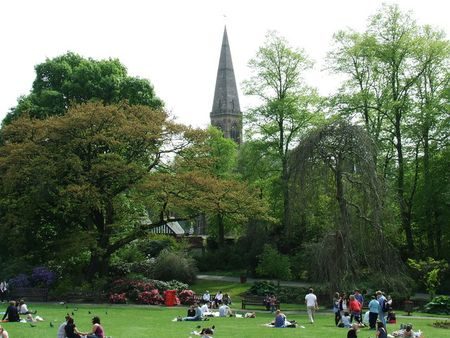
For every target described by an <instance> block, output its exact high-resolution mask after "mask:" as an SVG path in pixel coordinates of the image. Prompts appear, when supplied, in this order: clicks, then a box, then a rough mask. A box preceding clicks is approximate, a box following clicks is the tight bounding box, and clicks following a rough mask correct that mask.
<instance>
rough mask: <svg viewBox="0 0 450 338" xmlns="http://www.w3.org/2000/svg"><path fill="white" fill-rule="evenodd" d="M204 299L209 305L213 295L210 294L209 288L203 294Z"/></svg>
mask: <svg viewBox="0 0 450 338" xmlns="http://www.w3.org/2000/svg"><path fill="white" fill-rule="evenodd" d="M202 300H203V303H206V304H208V305H209V302H210V301H211V295H210V294H209V291H208V290H206V292H205V293H204V294H203V296H202Z"/></svg>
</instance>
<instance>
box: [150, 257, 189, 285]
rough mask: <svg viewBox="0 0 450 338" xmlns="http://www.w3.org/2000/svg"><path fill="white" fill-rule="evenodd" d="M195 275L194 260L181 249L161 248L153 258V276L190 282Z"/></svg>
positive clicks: (165, 279) (160, 278)
mask: <svg viewBox="0 0 450 338" xmlns="http://www.w3.org/2000/svg"><path fill="white" fill-rule="evenodd" d="M196 275H197V267H196V266H195V261H194V260H193V259H192V258H190V257H188V256H187V255H186V253H185V252H182V251H178V252H175V251H170V250H163V251H162V252H161V253H160V255H159V256H158V257H157V258H156V260H155V266H154V276H153V277H154V278H155V279H159V280H163V281H170V280H173V279H176V280H179V281H182V282H185V283H192V282H194V281H195V278H196Z"/></svg>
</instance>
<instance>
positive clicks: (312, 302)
mask: <svg viewBox="0 0 450 338" xmlns="http://www.w3.org/2000/svg"><path fill="white" fill-rule="evenodd" d="M313 292H314V290H313V289H312V288H310V289H309V293H308V294H307V295H306V296H305V304H306V310H307V312H308V318H309V322H310V323H311V324H314V313H315V312H316V310H317V309H318V308H319V303H317V296H316V295H315V294H314V293H313Z"/></svg>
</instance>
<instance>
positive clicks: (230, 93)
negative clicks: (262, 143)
mask: <svg viewBox="0 0 450 338" xmlns="http://www.w3.org/2000/svg"><path fill="white" fill-rule="evenodd" d="M210 117H211V124H212V125H213V126H216V127H218V128H219V129H221V130H222V131H223V133H224V136H225V137H228V138H232V139H233V140H234V141H235V142H236V143H238V144H240V143H241V139H242V112H241V107H240V105H239V96H238V91H237V86H236V78H235V76H234V69H233V62H232V60H231V51H230V45H229V43H228V34H227V28H226V27H225V29H224V32H223V39H222V49H221V51H220V59H219V68H218V69H217V78H216V89H215V92H214V102H213V106H212V111H211V114H210Z"/></svg>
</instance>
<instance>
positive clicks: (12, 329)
mask: <svg viewBox="0 0 450 338" xmlns="http://www.w3.org/2000/svg"><path fill="white" fill-rule="evenodd" d="M30 307H31V308H32V309H37V310H38V314H39V315H41V316H42V317H44V319H45V321H44V322H42V323H37V325H36V327H31V326H30V325H29V324H25V323H3V326H4V327H5V328H6V329H7V330H8V332H9V333H10V337H11V338H34V337H36V338H37V337H39V338H42V337H55V336H56V330H57V327H58V326H59V324H60V323H61V322H62V321H63V319H64V315H65V314H66V313H67V312H69V313H71V312H73V313H74V318H75V323H76V324H77V326H78V327H79V329H80V330H81V331H85V330H87V329H89V328H90V327H91V324H90V320H91V318H92V316H93V315H98V316H100V318H101V320H102V324H103V326H104V328H105V330H106V334H107V335H110V336H113V337H114V338H128V337H130V338H134V337H155V338H165V337H167V338H170V337H176V338H182V337H185V338H188V337H195V336H193V335H191V334H190V333H191V331H192V330H194V329H196V326H197V325H199V324H200V325H203V326H212V325H215V326H216V334H215V335H214V337H223V338H232V337H239V338H246V337H248V338H252V337H257V338H265V337H269V338H270V337H299V336H300V337H308V338H345V337H346V331H347V330H346V329H340V328H336V327H335V326H334V325H333V316H332V314H331V313H328V312H327V313H319V314H318V315H317V320H316V323H315V324H314V325H311V324H306V314H305V313H304V312H301V313H300V314H298V313H297V314H289V313H288V319H291V320H294V319H295V320H296V321H298V322H299V323H300V325H303V326H304V327H305V328H296V329H271V328H266V327H263V326H262V324H264V323H267V322H269V321H270V320H271V319H272V315H271V314H270V313H257V318H255V319H243V318H212V319H211V320H210V321H207V322H172V321H171V320H172V319H173V318H175V317H176V316H178V315H181V316H184V315H185V313H186V308H185V307H184V306H181V307H172V308H167V307H146V306H136V305H73V304H69V305H68V308H67V309H66V305H57V304H53V305H51V304H30ZM89 311H90V312H91V314H89ZM50 322H52V323H53V325H54V327H50ZM400 322H404V323H406V322H409V323H412V324H413V325H414V327H415V328H418V329H419V328H420V329H422V331H424V332H425V335H426V337H427V338H445V337H450V330H444V329H437V328H434V327H432V323H433V322H434V320H432V319H414V318H408V319H407V320H404V319H400V320H399V323H400ZM399 325H400V324H397V325H396V326H394V325H391V326H390V328H391V330H393V329H395V328H396V327H398V326H399ZM359 337H361V338H368V337H375V335H374V333H373V331H372V332H371V331H369V330H368V329H363V330H361V332H360V334H359Z"/></svg>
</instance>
